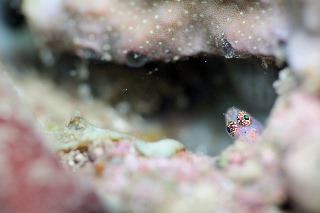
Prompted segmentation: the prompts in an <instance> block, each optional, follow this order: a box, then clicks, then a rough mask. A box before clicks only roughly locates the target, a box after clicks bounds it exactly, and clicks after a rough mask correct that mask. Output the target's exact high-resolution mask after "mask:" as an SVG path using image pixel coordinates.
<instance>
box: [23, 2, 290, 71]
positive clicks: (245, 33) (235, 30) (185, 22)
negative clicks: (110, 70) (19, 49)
mask: <svg viewBox="0 0 320 213" xmlns="http://www.w3.org/2000/svg"><path fill="white" fill-rule="evenodd" d="M284 9H285V7H284V1H283V0H276V1H266V0H255V1H245V0H239V1H224V0H192V1H186V0H174V1H160V0H153V1H145V0H130V1H126V0H121V1H117V0H107V1H102V0H95V1H86V0H82V1H72V0H67V1H62V0H52V1H41V0H37V1H34V0H32V1H31V0H26V1H24V2H23V10H24V12H25V14H26V17H27V20H28V22H29V25H30V26H31V28H32V29H33V31H34V33H35V36H36V39H35V40H36V42H37V43H38V45H39V46H40V47H41V48H42V49H43V51H44V52H48V51H47V50H49V49H52V50H53V51H71V52H75V53H77V54H78V55H80V56H82V57H85V58H95V59H101V60H106V61H115V62H122V63H123V62H126V63H127V64H128V65H130V66H141V65H143V64H144V63H145V62H147V61H148V60H150V59H160V60H172V59H173V60H177V59H179V58H180V57H182V56H190V55H196V54H198V53H211V54H222V55H225V56H226V57H236V56H237V55H246V54H250V55H261V56H274V55H276V54H277V52H279V43H280V42H281V41H285V40H286V38H287V33H288V31H287V23H286V17H285V12H284Z"/></svg>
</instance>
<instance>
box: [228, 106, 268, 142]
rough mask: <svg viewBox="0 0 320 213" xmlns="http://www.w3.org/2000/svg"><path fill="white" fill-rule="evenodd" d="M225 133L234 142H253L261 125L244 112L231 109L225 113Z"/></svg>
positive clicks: (261, 129)
mask: <svg viewBox="0 0 320 213" xmlns="http://www.w3.org/2000/svg"><path fill="white" fill-rule="evenodd" d="M225 120H226V131H227V133H228V134H229V135H230V136H231V137H232V138H233V139H235V140H237V139H238V140H242V141H247V142H255V141H256V140H257V138H258V137H259V136H260V135H261V133H262V131H263V128H264V127H263V125H262V124H261V123H260V122H259V121H258V120H256V119H255V118H253V117H252V116H251V115H250V114H249V113H247V112H246V111H243V110H240V109H238V108H236V107H231V108H229V109H228V110H227V112H226V113H225Z"/></svg>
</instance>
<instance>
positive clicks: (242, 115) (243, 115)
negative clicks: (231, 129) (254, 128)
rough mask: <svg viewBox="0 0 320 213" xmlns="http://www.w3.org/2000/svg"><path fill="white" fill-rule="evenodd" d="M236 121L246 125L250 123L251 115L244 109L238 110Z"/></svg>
mask: <svg viewBox="0 0 320 213" xmlns="http://www.w3.org/2000/svg"><path fill="white" fill-rule="evenodd" d="M237 121H238V124H239V125H241V126H248V125H250V124H251V123H252V119H251V116H250V115H249V114H248V113H247V112H245V111H240V112H239V113H238V116H237Z"/></svg>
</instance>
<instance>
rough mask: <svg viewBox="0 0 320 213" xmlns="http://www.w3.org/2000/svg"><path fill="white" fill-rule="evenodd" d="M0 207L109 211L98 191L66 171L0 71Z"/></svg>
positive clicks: (10, 209)
mask: <svg viewBox="0 0 320 213" xmlns="http://www.w3.org/2000/svg"><path fill="white" fill-rule="evenodd" d="M0 99H1V107H0V153H1V154H0V176H1V180H0V188H1V190H0V211H1V212H2V213H10V212H34V213H40V212H65V213H67V212H69V213H71V212H107V210H106V207H105V206H104V205H103V204H102V202H101V200H100V199H99V197H98V196H97V194H96V193H95V191H94V190H93V189H92V187H90V186H89V185H87V184H83V183H82V182H81V181H80V180H79V179H77V178H76V177H74V176H73V175H72V174H71V173H70V172H68V171H66V170H65V169H63V167H62V165H61V164H60V163H59V161H58V159H57V158H56V156H55V155H54V152H52V150H50V148H49V147H48V146H46V145H45V143H44V141H45V140H44V137H43V136H42V135H41V134H40V132H39V131H38V130H37V128H36V126H35V125H34V124H33V120H32V118H31V116H30V114H29V112H28V110H26V109H27V107H25V106H23V103H22V102H21V101H20V100H18V97H17V94H16V92H15V91H14V90H13V85H12V84H11V82H10V81H9V78H8V77H7V75H5V74H4V73H3V71H2V70H0Z"/></svg>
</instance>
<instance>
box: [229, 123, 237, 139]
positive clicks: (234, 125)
mask: <svg viewBox="0 0 320 213" xmlns="http://www.w3.org/2000/svg"><path fill="white" fill-rule="evenodd" d="M226 130H227V132H228V133H229V134H230V135H231V136H232V137H233V136H234V135H235V134H236V132H237V130H238V125H237V123H236V122H234V121H228V122H227V124H226Z"/></svg>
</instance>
